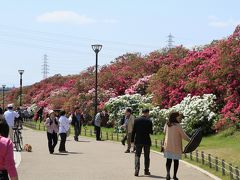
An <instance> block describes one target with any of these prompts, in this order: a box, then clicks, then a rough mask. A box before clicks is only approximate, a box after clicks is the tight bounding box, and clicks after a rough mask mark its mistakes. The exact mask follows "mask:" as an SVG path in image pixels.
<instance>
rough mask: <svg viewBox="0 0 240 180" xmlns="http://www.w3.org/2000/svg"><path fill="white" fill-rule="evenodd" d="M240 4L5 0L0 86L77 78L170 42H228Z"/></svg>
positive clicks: (0, 17) (1, 5)
mask: <svg viewBox="0 0 240 180" xmlns="http://www.w3.org/2000/svg"><path fill="white" fill-rule="evenodd" d="M238 7H240V1H239V0H228V1H226V0H194V1H193V0H167V1H166V0H148V1H147V0H101V1H100V0H85V1H83V0H39V1H36V0H21V1H20V0H8V1H3V0H0V64H1V66H0V67H1V70H0V86H1V85H3V84H5V85H7V87H13V86H14V87H19V77H20V75H19V74H18V70H19V69H23V70H24V74H23V85H31V84H33V83H35V82H38V81H41V80H42V79H43V74H42V65H43V59H44V55H45V54H46V55H47V58H48V60H47V61H48V66H49V74H48V76H53V75H55V74H61V75H72V74H78V73H80V72H81V71H83V70H85V69H86V68H87V67H89V66H94V65H95V53H94V51H93V50H92V48H91V45H92V44H102V45H103V48H102V50H101V51H100V53H99V64H100V65H104V64H109V63H110V62H111V61H113V60H114V59H115V58H116V57H118V56H120V55H122V54H124V53H127V52H129V53H134V52H139V53H141V54H142V55H145V54H147V53H149V52H152V51H155V50H158V49H161V48H163V47H166V46H167V40H168V35H169V34H170V33H171V34H172V35H173V36H174V38H173V41H174V42H173V44H174V45H175V46H177V45H183V46H185V47H188V48H191V47H194V46H200V45H204V44H208V43H210V42H211V41H213V40H216V39H221V38H224V37H227V36H229V35H230V34H231V33H232V32H233V31H234V29H235V27H236V26H237V25H238V24H240V13H239V9H238Z"/></svg>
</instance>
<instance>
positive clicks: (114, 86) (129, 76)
mask: <svg viewBox="0 0 240 180" xmlns="http://www.w3.org/2000/svg"><path fill="white" fill-rule="evenodd" d="M239 37H240V26H238V27H237V28H236V30H235V31H234V33H233V34H232V35H230V36H229V37H228V38H225V39H222V40H218V41H213V42H212V43H210V44H208V45H205V46H203V47H197V48H195V49H192V50H189V49H186V48H184V47H182V46H179V47H175V48H173V49H170V50H169V49H161V50H158V51H154V52H151V53H149V54H148V55H144V56H142V55H141V54H139V53H135V54H131V53H127V54H124V55H121V56H119V57H117V58H116V59H115V60H113V61H112V62H111V63H110V64H108V65H105V66H102V67H100V68H99V79H98V85H99V99H98V101H99V102H98V105H99V106H98V107H99V108H103V107H104V104H105V102H107V101H108V100H109V98H111V97H116V96H121V95H124V94H133V95H134V94H136V93H140V94H143V95H145V93H146V92H147V93H150V94H152V96H153V98H152V103H153V105H154V106H159V108H160V110H159V111H161V113H162V114H164V113H163V112H162V111H163V110H161V109H162V108H164V109H168V108H171V107H172V106H175V105H177V104H179V103H181V101H182V100H183V99H184V98H185V97H186V96H187V95H188V94H191V95H192V96H202V95H204V94H215V95H216V98H217V99H216V104H217V111H218V112H219V113H220V117H219V118H220V120H219V121H217V122H216V123H215V125H214V128H215V129H217V130H218V129H222V128H226V127H228V126H233V125H234V126H235V125H237V126H239V125H238V124H239V121H240V116H239V111H240V110H239V109H240V108H239V106H240V103H239V102H240V79H239V77H240V61H239V60H240V38H239ZM149 75H152V76H151V78H150V76H149ZM94 84H95V67H89V68H88V69H87V70H85V71H83V72H81V73H80V74H79V75H72V76H65V77H64V76H61V75H59V74H58V75H55V76H53V77H50V78H47V79H45V80H43V81H40V82H38V83H35V84H33V85H31V86H27V87H23V99H22V100H23V104H24V105H27V104H34V103H35V104H37V105H39V106H40V105H42V104H44V106H47V108H50V107H52V108H65V109H66V110H70V109H71V108H72V107H74V106H75V105H78V106H81V107H82V109H84V110H87V111H88V113H91V112H92V113H91V114H93V106H94V104H93V102H94V101H93V100H94V93H93V92H94V89H93V88H94ZM108 90H109V92H108ZM12 102H13V103H15V104H19V89H17V88H14V89H12V90H11V91H9V92H7V93H6V104H7V103H12ZM154 110H155V111H154V112H153V114H156V116H157V114H158V113H159V112H158V110H157V109H154ZM161 113H160V114H158V116H162V114H161ZM163 122H164V120H163V119H162V122H161V123H163Z"/></svg>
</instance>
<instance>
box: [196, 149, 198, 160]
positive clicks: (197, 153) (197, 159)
mask: <svg viewBox="0 0 240 180" xmlns="http://www.w3.org/2000/svg"><path fill="white" fill-rule="evenodd" d="M196 161H197V162H198V150H196Z"/></svg>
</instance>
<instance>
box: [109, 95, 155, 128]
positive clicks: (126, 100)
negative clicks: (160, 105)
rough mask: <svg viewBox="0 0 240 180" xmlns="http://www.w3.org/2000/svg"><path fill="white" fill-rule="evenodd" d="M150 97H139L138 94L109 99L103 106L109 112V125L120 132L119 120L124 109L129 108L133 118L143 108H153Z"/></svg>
mask: <svg viewBox="0 0 240 180" xmlns="http://www.w3.org/2000/svg"><path fill="white" fill-rule="evenodd" d="M151 102H152V96H151V95H148V96H141V95H140V94H133V95H129V94H126V95H123V96H118V97H115V98H110V99H109V101H108V102H107V103H106V104H105V108H106V109H107V110H108V112H109V121H110V122H109V123H112V124H114V125H115V129H116V131H118V132H121V131H122V129H121V128H120V122H121V118H122V117H123V116H124V112H125V109H126V108H128V107H129V108H131V109H132V110H133V114H134V116H135V117H137V116H139V114H140V113H141V110H142V109H143V108H150V109H151V108H153V105H152V104H151Z"/></svg>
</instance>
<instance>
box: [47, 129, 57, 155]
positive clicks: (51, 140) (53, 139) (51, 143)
mask: <svg viewBox="0 0 240 180" xmlns="http://www.w3.org/2000/svg"><path fill="white" fill-rule="evenodd" d="M47 138H48V149H49V152H50V153H53V152H54V148H55V146H56V145H57V141H58V137H57V133H55V132H53V133H49V132H47Z"/></svg>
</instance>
